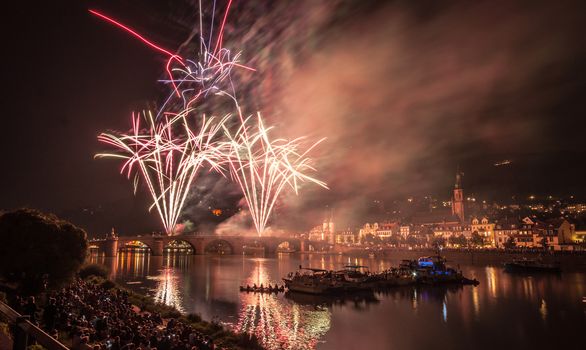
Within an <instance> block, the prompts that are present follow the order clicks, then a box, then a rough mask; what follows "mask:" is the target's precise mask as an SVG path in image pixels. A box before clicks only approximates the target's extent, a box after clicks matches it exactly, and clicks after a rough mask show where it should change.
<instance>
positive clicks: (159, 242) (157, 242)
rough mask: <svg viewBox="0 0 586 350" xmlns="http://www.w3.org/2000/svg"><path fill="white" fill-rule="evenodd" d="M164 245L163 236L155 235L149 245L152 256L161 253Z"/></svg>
mask: <svg viewBox="0 0 586 350" xmlns="http://www.w3.org/2000/svg"><path fill="white" fill-rule="evenodd" d="M164 246H165V242H163V237H157V238H155V239H154V240H153V244H152V245H151V255H152V256H161V255H163V247H164Z"/></svg>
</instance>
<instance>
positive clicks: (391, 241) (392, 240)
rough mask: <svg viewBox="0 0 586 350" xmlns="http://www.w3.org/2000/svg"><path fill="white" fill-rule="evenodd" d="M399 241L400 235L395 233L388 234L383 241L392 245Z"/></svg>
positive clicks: (397, 243)
mask: <svg viewBox="0 0 586 350" xmlns="http://www.w3.org/2000/svg"><path fill="white" fill-rule="evenodd" d="M400 242H401V237H400V236H397V235H393V236H390V237H388V238H387V239H385V243H388V244H390V245H393V246H398V245H399V243H400Z"/></svg>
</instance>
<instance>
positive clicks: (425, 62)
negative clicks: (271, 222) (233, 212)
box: [0, 0, 586, 234]
mask: <svg viewBox="0 0 586 350" xmlns="http://www.w3.org/2000/svg"><path fill="white" fill-rule="evenodd" d="M204 2H205V1H204ZM195 3H197V1H196V2H195ZM219 3H221V2H219ZM414 3H415V2H410V1H387V2H384V1H318V0H315V1H309V0H307V1H290V2H279V4H271V5H268V4H265V3H264V2H262V1H235V5H234V9H233V12H231V15H230V17H229V18H228V22H229V23H230V24H229V25H228V26H227V34H226V40H225V45H226V46H227V47H230V48H236V49H242V50H243V60H245V61H247V62H250V63H251V65H253V66H255V67H256V68H257V69H258V71H259V72H258V74H256V75H255V77H254V78H253V79H252V78H250V79H247V78H246V77H237V79H238V78H240V79H241V81H240V86H241V87H242V91H243V95H245V96H240V99H241V100H245V101H246V102H244V105H245V107H246V108H247V110H248V111H249V113H254V112H255V111H256V110H262V111H263V114H264V115H265V116H267V118H268V119H269V120H271V121H272V122H273V123H274V124H275V125H276V126H277V127H279V128H281V130H283V134H284V135H285V136H290V135H289V133H292V134H293V133H295V134H297V135H298V134H307V135H309V136H310V137H315V138H318V137H323V136H325V137H327V138H328V141H327V142H326V144H325V145H324V147H323V149H322V150H321V151H320V152H319V153H318V154H317V155H316V156H317V160H318V164H321V166H319V168H320V175H321V177H322V178H323V179H324V180H326V181H327V182H328V183H329V184H330V186H331V190H330V191H329V192H325V193H324V192H323V191H321V190H318V189H316V188H308V189H306V191H305V196H304V197H303V199H302V198H296V199H291V203H285V204H284V206H285V212H290V213H291V217H292V218H295V221H297V224H298V221H299V220H298V219H299V218H300V217H302V218H304V219H306V222H304V223H303V225H304V226H305V227H300V226H299V225H297V226H296V227H297V228H307V227H311V226H313V225H315V224H316V223H317V222H314V221H315V220H319V217H320V216H321V213H322V212H323V211H322V209H323V208H324V207H325V206H326V205H328V206H329V207H334V208H336V209H337V210H338V212H339V213H340V214H341V215H342V213H347V212H352V213H356V212H358V209H357V207H359V206H360V205H361V203H363V202H365V201H369V200H373V199H381V200H391V199H396V198H404V197H405V196H408V195H425V194H433V195H435V196H441V197H443V198H447V197H448V196H449V192H450V187H451V186H452V185H453V178H454V174H455V171H456V167H457V166H459V167H460V169H462V171H463V172H464V173H465V188H466V190H467V191H468V193H470V192H473V193H475V194H477V195H478V196H481V197H483V198H487V199H490V200H501V201H502V200H509V199H510V197H511V195H518V196H524V195H528V194H530V193H531V194H537V195H549V194H552V195H560V196H567V195H570V194H573V195H575V196H577V197H578V198H583V199H585V200H586V186H584V178H585V172H586V162H585V160H586V157H585V156H586V143H585V142H584V133H585V131H586V122H585V117H586V40H584V33H585V29H586V28H585V26H586V25H585V24H584V23H586V6H585V5H584V3H583V2H582V1H563V3H558V2H555V1H477V2H474V3H473V4H471V3H470V2H466V1H443V2H442V4H441V5H438V4H437V1H422V2H417V4H414ZM88 8H96V9H99V10H102V11H104V12H105V13H107V14H109V15H112V16H114V17H116V18H117V19H119V20H121V21H123V22H124V23H126V24H128V25H130V26H132V27H134V28H136V29H137V30H138V31H140V32H141V33H144V34H146V35H147V36H149V37H150V38H152V39H153V40H154V41H156V42H157V43H159V44H161V45H162V46H165V47H168V48H170V49H173V50H174V49H176V48H178V47H179V46H180V45H181V44H182V43H183V42H184V41H185V40H186V38H187V37H188V36H189V33H190V32H191V29H192V28H191V27H190V26H191V25H194V24H195V22H193V20H194V18H195V17H194V16H195V14H196V11H197V8H195V7H192V6H190V2H189V1H175V2H171V1H168V2H167V1H165V2H163V1H150V2H144V1H121V2H120V1H119V2H113V1H92V2H84V1H59V2H40V3H39V4H35V6H33V5H31V4H19V5H14V8H12V9H11V10H10V11H3V20H2V27H3V28H2V31H3V33H4V35H3V37H4V38H5V39H4V40H5V44H4V50H3V52H4V53H3V55H2V56H3V61H4V63H3V65H2V67H3V74H2V76H3V77H4V93H3V96H4V98H3V101H4V103H3V107H4V113H3V115H2V124H1V125H2V129H1V130H2V138H1V140H0V143H1V145H2V149H3V150H4V151H3V159H2V163H1V164H2V171H0V209H13V208H18V207H23V206H27V207H33V208H40V209H42V210H46V211H50V212H54V213H56V214H59V215H63V216H65V217H67V218H70V219H71V220H73V221H74V223H78V224H80V225H81V226H83V227H85V228H87V229H88V231H89V232H90V233H91V234H98V233H104V232H106V231H107V230H108V229H109V228H110V227H112V226H115V227H117V228H119V230H121V231H122V232H139V231H140V232H142V231H151V230H156V229H159V225H158V220H157V217H156V214H155V213H150V214H148V213H147V212H146V208H147V207H148V205H149V199H148V197H147V195H146V194H145V192H144V191H140V193H139V195H138V196H137V197H134V196H133V194H132V183H131V182H130V181H128V180H126V178H125V177H123V176H121V175H120V174H119V173H118V164H117V163H116V162H115V161H112V160H94V159H93V155H94V154H95V153H97V152H99V151H101V150H103V149H104V148H103V146H102V145H100V144H98V142H97V140H96V136H97V135H98V134H99V133H100V132H102V131H106V130H127V129H128V127H129V116H130V114H131V112H132V111H134V110H140V109H143V108H145V106H146V105H147V104H148V103H157V102H158V101H160V99H161V98H162V96H164V94H165V93H166V91H165V90H164V87H162V86H160V85H159V84H157V83H156V80H157V79H159V78H161V76H162V74H163V63H164V59H165V58H164V57H162V56H160V55H159V54H157V53H156V52H154V51H152V50H151V49H149V48H148V47H145V46H144V45H143V44H142V43H141V42H139V41H137V40H135V39H133V38H131V37H130V36H128V35H127V34H126V33H124V32H122V31H120V30H119V29H117V28H114V27H112V26H111V25H108V24H106V23H104V22H102V21H100V20H98V19H97V18H95V17H92V16H91V15H90V14H88V13H87V9H88ZM220 9H221V6H220ZM206 11H207V12H208V14H209V11H210V10H209V9H206ZM247 34H248V35H247ZM188 49H189V45H188V46H187V48H186V50H188ZM246 96H250V98H246ZM505 159H509V160H512V163H511V164H510V165H505V166H498V167H496V166H494V164H495V163H497V162H499V161H502V160H505ZM208 181H210V182H213V179H212V180H210V179H208ZM210 187H216V188H215V189H213V190H210V191H209V193H205V194H203V195H202V196H205V198H206V200H205V201H203V202H202V203H199V204H194V203H192V204H191V205H190V206H189V210H187V211H186V213H185V218H188V219H191V220H193V221H196V222H197V223H201V222H205V221H206V220H208V219H210V218H211V216H210V215H209V213H208V211H207V208H208V207H209V206H210V205H213V206H232V207H234V206H235V205H236V204H235V203H236V202H237V198H236V201H235V200H234V198H231V200H230V201H228V202H226V201H223V199H222V198H223V197H224V193H223V192H222V191H226V193H230V194H231V195H233V191H234V189H233V188H228V189H226V187H227V186H213V183H212V184H211V185H210ZM302 195H303V193H302ZM287 198H289V197H287ZM282 224H283V226H285V227H287V226H288V222H287V220H283V222H282ZM303 225H302V226H303Z"/></svg>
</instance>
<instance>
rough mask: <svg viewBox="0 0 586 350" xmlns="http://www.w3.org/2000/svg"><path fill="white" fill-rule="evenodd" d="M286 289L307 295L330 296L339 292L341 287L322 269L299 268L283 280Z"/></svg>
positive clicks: (330, 274)
mask: <svg viewBox="0 0 586 350" xmlns="http://www.w3.org/2000/svg"><path fill="white" fill-rule="evenodd" d="M283 282H285V286H287V289H289V290H290V291H293V292H300V293H309V294H330V293H335V292H337V291H341V290H342V287H341V285H340V283H338V281H337V280H336V278H335V277H334V275H333V273H332V272H331V271H328V270H323V269H312V268H300V270H299V271H297V272H295V273H293V272H291V273H289V275H287V277H286V278H283Z"/></svg>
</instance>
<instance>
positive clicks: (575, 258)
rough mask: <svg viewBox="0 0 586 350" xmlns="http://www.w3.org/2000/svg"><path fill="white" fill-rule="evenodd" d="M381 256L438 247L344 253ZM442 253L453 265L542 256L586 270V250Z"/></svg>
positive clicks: (405, 255) (405, 256) (565, 266)
mask: <svg viewBox="0 0 586 350" xmlns="http://www.w3.org/2000/svg"><path fill="white" fill-rule="evenodd" d="M373 253H374V255H375V256H376V257H378V258H388V259H393V260H403V259H409V260H411V259H417V258H419V257H421V256H429V255H436V254H437V250H435V249H413V250H408V249H396V248H392V249H391V248H389V249H382V250H376V251H373V250H363V249H361V250H358V249H356V250H350V251H348V252H346V253H345V254H344V255H349V256H360V257H368V256H369V254H373ZM441 255H442V256H444V257H445V258H446V259H448V262H449V263H451V264H468V265H475V264H483V265H499V266H500V265H502V264H503V263H505V262H507V261H511V260H514V259H520V258H527V259H542V260H543V261H544V262H548V263H553V262H556V263H559V264H560V266H561V268H562V269H563V270H564V271H586V253H584V252H575V253H573V252H543V251H522V250H506V251H504V250H489V249H469V250H462V249H444V250H442V251H441Z"/></svg>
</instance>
